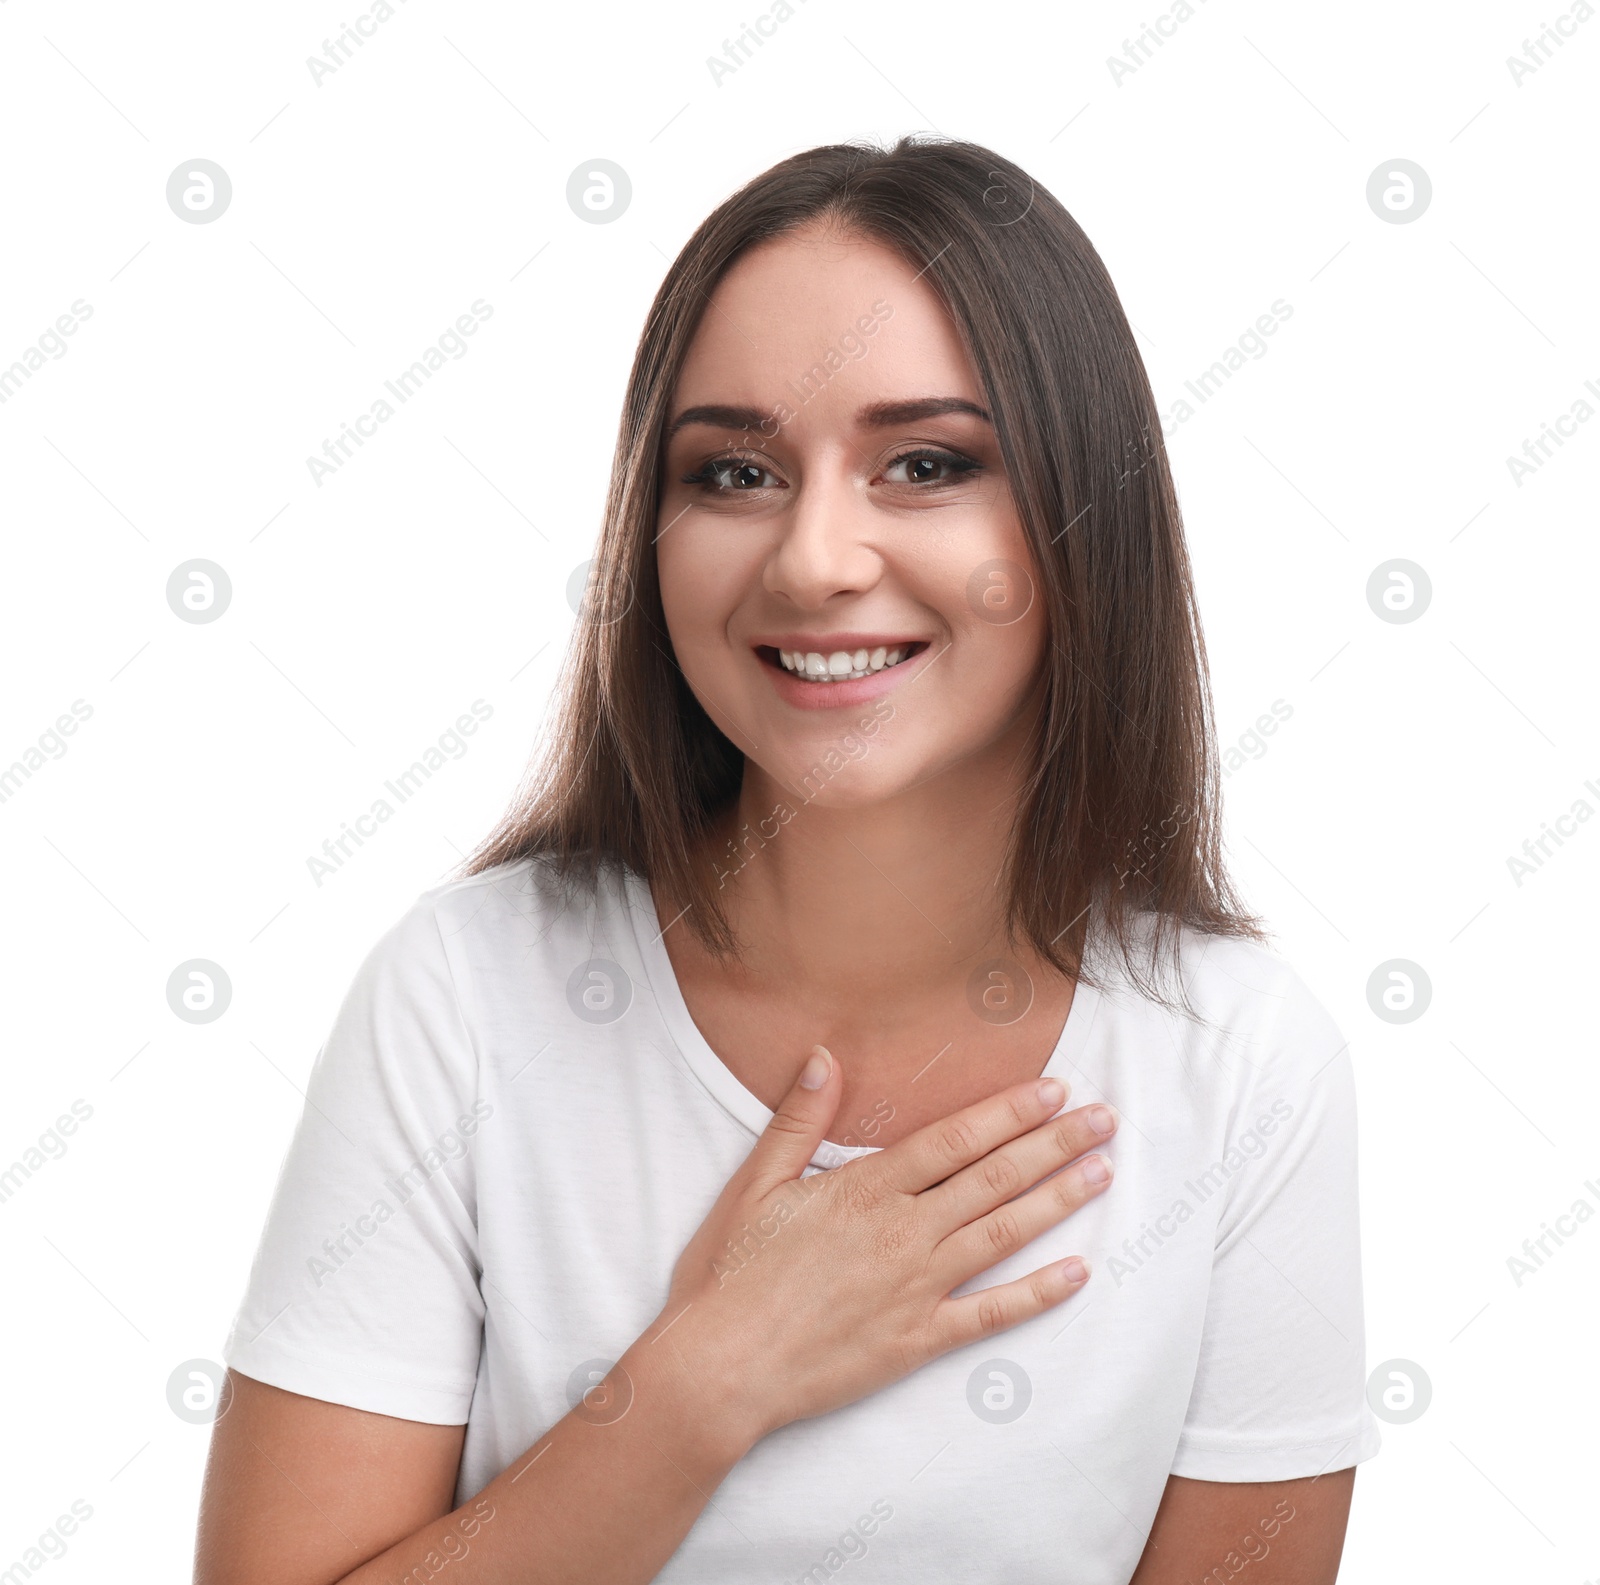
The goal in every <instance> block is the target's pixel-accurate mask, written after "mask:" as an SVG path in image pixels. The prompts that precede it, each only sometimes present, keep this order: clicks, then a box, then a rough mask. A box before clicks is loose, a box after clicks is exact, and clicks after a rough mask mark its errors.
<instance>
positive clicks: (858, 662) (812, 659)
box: [756, 639, 928, 683]
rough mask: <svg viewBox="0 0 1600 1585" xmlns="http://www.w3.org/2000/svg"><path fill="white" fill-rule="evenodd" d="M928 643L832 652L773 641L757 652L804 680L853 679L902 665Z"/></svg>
mask: <svg viewBox="0 0 1600 1585" xmlns="http://www.w3.org/2000/svg"><path fill="white" fill-rule="evenodd" d="M927 647H928V645H927V641H926V640H924V639H913V640H910V641H908V642H907V643H904V644H893V645H883V644H880V645H878V646H877V647H876V648H874V649H857V650H853V651H852V650H844V649H837V650H834V651H832V652H831V653H829V654H824V653H822V652H821V651H820V650H814V649H813V650H798V649H775V648H774V647H773V646H772V645H770V644H761V645H758V646H757V647H756V653H757V654H758V655H759V656H760V657H761V659H762V660H763V661H765V662H766V664H767V665H769V666H776V667H778V668H779V669H780V670H782V671H786V672H787V673H788V674H789V675H790V676H791V677H794V678H796V679H797V680H799V681H801V682H814V683H829V682H854V681H856V680H858V679H859V678H862V677H871V676H872V675H874V674H875V673H876V672H880V671H888V670H889V668H890V667H891V666H900V665H903V664H904V663H905V662H906V661H908V660H910V659H911V657H912V656H913V655H919V654H921V653H922V651H923V650H925V649H926V648H927Z"/></svg>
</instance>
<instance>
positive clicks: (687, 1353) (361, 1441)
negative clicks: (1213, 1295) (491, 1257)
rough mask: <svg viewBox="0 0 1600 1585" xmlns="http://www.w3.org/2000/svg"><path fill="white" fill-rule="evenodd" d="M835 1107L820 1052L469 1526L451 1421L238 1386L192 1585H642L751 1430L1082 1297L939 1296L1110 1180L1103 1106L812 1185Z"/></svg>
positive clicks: (964, 1120)
mask: <svg viewBox="0 0 1600 1585" xmlns="http://www.w3.org/2000/svg"><path fill="white" fill-rule="evenodd" d="M807 1079H809V1080H810V1083H809V1084H808V1083H807ZM841 1094H842V1083H841V1073H840V1067H839V1064H838V1063H836V1062H835V1061H833V1059H832V1058H831V1057H830V1056H829V1055H828V1054H827V1053H826V1052H825V1051H823V1050H822V1048H821V1047H817V1048H816V1049H815V1051H814V1053H813V1056H812V1059H811V1061H810V1062H808V1063H807V1064H806V1067H805V1069H804V1070H803V1075H802V1076H800V1077H797V1079H796V1082H795V1083H794V1084H793V1085H792V1086H791V1088H790V1091H789V1094H788V1096H787V1097H786V1098H785V1101H784V1103H783V1104H782V1105H781V1106H780V1107H779V1109H778V1110H777V1111H776V1112H775V1113H774V1114H773V1117H772V1121H771V1123H770V1124H769V1125H768V1127H767V1129H766V1131H765V1132H764V1133H763V1134H762V1135H761V1137H760V1138H759V1139H758V1140H757V1142H756V1145H755V1148H754V1149H753V1150H752V1151H751V1152H750V1154H749V1156H748V1157H746V1159H745V1161H744V1163H743V1164H742V1165H741V1166H740V1167H739V1168H738V1170H737V1171H736V1172H735V1173H734V1175H733V1176H732V1178H730V1179H729V1180H728V1183H727V1185H726V1187H725V1188H724V1189H723V1192H722V1194H721V1195H720V1196H719V1197H718V1199H717V1202H716V1204H715V1205H714V1206H713V1207H712V1208H711V1211H710V1212H709V1213H708V1215H707V1216H706V1219H705V1220H704V1221H703V1222H702V1223H701V1225H700V1227H699V1229H698V1230H697V1231H696V1233H695V1235H694V1237H693V1238H692V1239H691V1240H690V1241H689V1244H688V1245H687V1247H686V1248H685V1249H684V1251H683V1253H682V1255H680V1256H679V1258H678V1262H677V1265H676V1266H675V1267H674V1269H673V1276H672V1282H671V1284H670V1287H669V1292H668V1296H667V1303H666V1305H665V1306H664V1307H663V1309H662V1311H661V1313H660V1315H659V1316H658V1317H657V1319H656V1321H655V1323H654V1324H652V1326H651V1327H649V1328H648V1329H647V1331H646V1332H645V1334H644V1335H643V1336H641V1337H640V1338H639V1339H638V1340H637V1341H635V1342H634V1343H633V1344H632V1345H630V1346H629V1348H628V1349H627V1350H626V1351H625V1352H624V1354H623V1356H622V1358H621V1359H620V1360H619V1361H618V1362H617V1365H616V1366H614V1367H613V1368H612V1371H611V1374H610V1375H609V1376H608V1377H607V1378H606V1381H605V1382H604V1383H602V1384H601V1385H600V1388H599V1389H598V1390H595V1389H591V1391H590V1392H589V1393H587V1394H585V1398H584V1401H583V1402H581V1403H580V1404H579V1405H578V1406H577V1408H575V1409H574V1410H573V1411H572V1412H571V1413H570V1414H569V1415H567V1417H566V1418H565V1419H563V1420H560V1421H558V1422H557V1423H556V1425H555V1426H554V1427H553V1428H552V1429H551V1430H550V1431H548V1432H547V1433H546V1434H545V1435H543V1436H541V1437H540V1438H539V1439H538V1440H537V1441H536V1442H535V1443H534V1444H533V1445H532V1446H531V1447H530V1448H528V1449H526V1450H525V1451H524V1452H523V1454H522V1455H521V1456H520V1457H518V1458H516V1459H514V1460H513V1461H512V1463H511V1464H510V1465H509V1466H508V1467H507V1468H506V1469H504V1470H503V1471H502V1472H501V1473H500V1474H499V1475H498V1476H496V1477H495V1479H494V1480H492V1481H491V1482H490V1483H489V1484H488V1485H487V1486H486V1487H484V1489H483V1491H482V1492H480V1493H479V1494H478V1495H477V1496H476V1497H474V1498H473V1499H472V1501H471V1502H469V1503H466V1504H464V1505H463V1506H462V1507H461V1508H459V1509H455V1510H453V1511H452V1510H451V1502H452V1499H453V1495H454V1487H455V1482H456V1477H457V1468H458V1465H459V1460H460V1455H461V1446H462V1437H463V1433H462V1429H461V1427H460V1426H458V1425H451V1426H438V1425H427V1424H422V1423H419V1422H416V1421H410V1420H399V1419H391V1418H389V1417H387V1416H384V1415H378V1414H369V1413H366V1412H364V1411H362V1410H357V1409H351V1408H344V1407H340V1406H338V1405H334V1404H329V1403H323V1402H321V1401H319V1400H317V1399H313V1398H306V1397H301V1396H300V1395H299V1394H296V1393H292V1392H283V1391H280V1390H278V1389H276V1388H273V1387H268V1386H265V1385H263V1384H261V1383H259V1382H256V1381H253V1380H251V1379H250V1378H248V1377H245V1376H237V1375H236V1376H234V1378H233V1380H234V1384H235V1391H234V1395H233V1400H232V1402H231V1403H230V1404H229V1405H228V1407H227V1409H226V1411H225V1413H224V1414H223V1415H222V1417H221V1418H220V1419H219V1420H218V1421H217V1422H216V1425H215V1427H214V1429H213V1434H212V1449H213V1451H212V1457H211V1462H210V1464H209V1465H208V1466H207V1471H206V1483H205V1493H204V1497H203V1501H202V1508H201V1514H202V1517H201V1524H200V1536H199V1545H198V1549H197V1558H196V1585H265V1582H267V1581H271V1585H335V1582H341V1585H378V1582H379V1581H385V1582H389V1581H394V1580H399V1579H407V1580H409V1579H415V1580H417V1581H424V1580H426V1579H428V1578H429V1577H430V1575H431V1574H432V1573H436V1572H437V1571H438V1570H439V1569H441V1568H443V1567H444V1565H445V1563H446V1562H447V1561H456V1560H458V1559H459V1560H460V1561H459V1562H458V1564H457V1567H456V1568H455V1569H453V1570H452V1572H451V1576H450V1577H451V1580H452V1581H453V1582H455V1585H502V1582H503V1585H510V1582H511V1581H516V1582H517V1585H557V1582H563V1585H580V1582H581V1585H644V1582H645V1581H648V1580H651V1579H654V1578H655V1576H656V1575H657V1574H658V1573H659V1572H660V1570H661V1568H662V1566H663V1565H664V1564H665V1563H666V1561H667V1559H668V1558H670V1557H671V1556H672V1554H673V1553H674V1552H675V1551H676V1550H677V1548H678V1545H679V1543H680V1542H681V1541H682V1540H683V1537H684V1536H685V1535H686V1534H687V1532H688V1530H689V1528H690V1527H691V1526H692V1525H693V1523H694V1521H695V1519H696V1517H697V1516H698V1515H699V1513H700V1512H701V1510H702V1509H703V1508H704V1507H705V1506H706V1504H707V1503H708V1502H711V1501H712V1495H711V1494H712V1493H713V1492H714V1491H715V1490H716V1488H717V1486H718V1485H720V1484H721V1482H722V1481H723V1480H724V1479H725V1478H726V1476H727V1474H728V1472H729V1471H730V1470H731V1469H732V1468H733V1467H734V1465H735V1464H737V1463H738V1462H739V1460H740V1459H741V1458H743V1457H744V1455H745V1454H746V1453H747V1452H748V1451H749V1450H750V1449H751V1448H752V1447H754V1446H755V1444H756V1443H757V1442H759V1441H760V1440H761V1438H762V1437H764V1436H766V1435H767V1434H769V1433H770V1432H772V1431H774V1430H776V1429H777V1428H778V1427H780V1426H783V1425H787V1424H789V1423H790V1422H791V1421H794V1420H799V1419H807V1418H810V1417H812V1416H814V1415H820V1414H825V1413H827V1412H828V1411H829V1410H830V1409H835V1408H839V1407H842V1406H843V1405H845V1404H847V1403H854V1402H855V1401H856V1400H858V1399H860V1398H862V1397H865V1396H866V1395H867V1394H869V1393H872V1392H875V1391H877V1390H878V1389H879V1388H881V1387H884V1386H887V1385H888V1384H889V1383H890V1382H891V1381H897V1380H899V1379H900V1378H901V1377H903V1376H905V1375H908V1374H909V1373H910V1372H911V1371H913V1370H916V1369H917V1368H918V1367H920V1366H921V1365H924V1364H926V1363H927V1362H928V1361H929V1360H931V1359H935V1358H937V1357H939V1356H940V1355H942V1354H945V1353H948V1352H949V1351H950V1350H952V1349H955V1348H960V1347H962V1346H964V1345H966V1344H969V1343H973V1342H976V1341H977V1340H979V1339H980V1338H986V1337H989V1336H992V1335H993V1334H994V1333H996V1332H999V1331H1003V1330H1005V1329H1007V1328H1009V1327H1012V1326H1015V1325H1016V1324H1017V1323H1018V1322H1020V1321H1025V1320H1029V1319H1031V1318H1032V1317H1034V1316H1036V1315H1039V1314H1042V1313H1043V1312H1044V1311H1045V1310H1047V1309H1049V1308H1051V1307H1052V1306H1054V1305H1057V1304H1060V1303H1061V1302H1062V1301H1063V1300H1064V1299H1067V1298H1070V1297H1071V1296H1072V1295H1073V1294H1075V1293H1077V1292H1078V1290H1079V1289H1080V1288H1082V1286H1083V1284H1084V1283H1085V1282H1086V1281H1087V1279H1088V1272H1087V1269H1086V1267H1085V1266H1084V1265H1083V1264H1082V1263H1080V1262H1067V1263H1063V1262H1056V1263H1053V1264H1052V1265H1050V1266H1048V1267H1044V1268H1042V1269H1040V1270H1038V1271H1035V1272H1032V1273H1030V1274H1029V1275H1027V1276H1023V1277H1017V1278H1013V1279H1012V1280H1011V1281H1009V1282H1004V1283H1000V1284H998V1285H997V1286H995V1287H992V1288H984V1289H981V1290H979V1291H977V1292H975V1293H968V1294H963V1295H962V1296H961V1297H960V1298H951V1297H949V1295H950V1294H951V1292H952V1290H954V1289H955V1288H958V1287H960V1286H962V1285H963V1284H965V1283H966V1282H967V1281H968V1280H969V1279H970V1278H972V1277H974V1276H976V1275H977V1274H978V1273H980V1272H983V1271H987V1270H989V1269H990V1268H991V1267H993V1266H994V1264H995V1262H996V1260H997V1259H999V1258H1003V1257H1004V1256H1006V1255H1008V1254H1011V1253H1013V1252H1014V1251H1016V1250H1018V1249H1022V1248H1024V1247H1026V1246H1027V1245H1028V1244H1030V1243H1032V1241H1033V1240H1034V1239H1035V1238H1036V1237H1038V1235H1039V1234H1040V1233H1041V1232H1043V1231H1044V1230H1045V1229H1046V1228H1047V1227H1053V1226H1055V1225H1056V1224H1057V1223H1059V1222H1061V1221H1062V1220H1063V1219H1064V1218H1065V1217H1067V1216H1069V1215H1070V1214H1071V1213H1072V1212H1073V1211H1074V1210H1076V1209H1078V1208H1079V1207H1080V1206H1081V1205H1083V1204H1085V1203H1086V1202H1087V1201H1089V1200H1091V1199H1093V1198H1094V1197H1095V1196H1096V1195H1097V1194H1099V1193H1100V1192H1101V1191H1102V1190H1103V1189H1104V1188H1105V1183H1106V1181H1108V1179H1109V1173H1108V1174H1107V1177H1106V1179H1102V1181H1100V1182H1098V1183H1097V1182H1093V1181H1091V1180H1090V1179H1089V1178H1087V1177H1086V1176H1085V1175H1084V1172H1083V1163H1084V1162H1086V1161H1087V1160H1088V1159H1089V1158H1088V1156H1087V1155H1086V1152H1087V1151H1088V1150H1089V1149H1090V1147H1091V1146H1094V1145H1104V1144H1107V1143H1108V1142H1109V1139H1110V1134H1111V1132H1112V1131H1114V1130H1115V1126H1116V1119H1115V1117H1114V1116H1112V1115H1109V1114H1108V1115H1107V1116H1106V1117H1105V1118H1104V1119H1102V1126H1105V1127H1106V1131H1104V1132H1102V1131H1100V1130H1099V1129H1097V1128H1096V1126H1095V1124H1094V1123H1093V1122H1091V1120H1090V1114H1091V1113H1099V1112H1101V1111H1105V1110H1107V1109H1105V1108H1102V1107H1099V1106H1094V1107H1082V1108H1080V1109H1079V1110H1077V1111H1075V1112H1067V1113H1063V1112H1061V1110H1060V1109H1061V1106H1062V1103H1063V1102H1064V1101H1065V1100H1066V1090H1065V1087H1064V1086H1063V1085H1061V1084H1059V1083H1057V1082H1056V1081H1054V1080H1048V1081H1045V1082H1043V1083H1041V1082H1038V1081H1030V1082H1029V1083H1027V1084H1023V1085H1014V1086H1012V1087H1010V1088H1009V1089H1007V1090H1002V1091H1001V1092H999V1093H998V1094H997V1095H994V1096H991V1097H990V1098H989V1099H988V1100H986V1101H981V1102H979V1103H978V1104H977V1105H975V1106H970V1107H967V1108H965V1109H964V1110H962V1111H959V1112H955V1113H953V1114H952V1115H951V1116H949V1117H946V1118H943V1119H941V1120H940V1121H939V1122H937V1123H931V1124H929V1125H928V1126H927V1127H925V1128H922V1129H919V1130H918V1131H917V1132H916V1133H914V1134H911V1135H909V1136H908V1137H907V1138H905V1139H902V1140H899V1141H897V1142H896V1143H895V1144H893V1145H890V1146H888V1147H887V1148H886V1149H884V1150H882V1151H880V1152H879V1153H878V1154H877V1155H875V1156H869V1157H866V1158H863V1159H862V1160H859V1161H854V1162H850V1163H847V1164H846V1165H845V1166H843V1167H840V1168H838V1169H837V1170H836V1171H833V1172H825V1173H818V1174H816V1175H815V1176H814V1177H810V1178H806V1177H804V1176H803V1173H804V1169H805V1167H806V1164H807V1163H808V1162H809V1161H810V1159H811V1157H812V1155H813V1153H814V1152H815V1151H816V1148H817V1145H818V1144H819V1143H820V1141H821V1140H822V1139H823V1137H824V1135H825V1134H826V1131H827V1128H828V1126H829V1124H830V1123H831V1122H832V1121H833V1118H834V1115H835V1114H836V1112H837V1111H838V1107H839V1100H840V1096H841ZM1098 1159H1101V1160H1103V1159H1104V1158H1103V1157H1102V1158H1098ZM1069 1162H1078V1163H1079V1165H1078V1167H1077V1169H1076V1170H1070V1169H1069V1170H1068V1171H1065V1172H1063V1171H1060V1170H1059V1169H1060V1168H1062V1167H1063V1166H1065V1165H1066V1164H1067V1163H1069ZM1108 1165H1109V1164H1108ZM1029 1184H1037V1185H1038V1187H1037V1188H1035V1189H1033V1190H1031V1191H1030V1192H1026V1193H1023V1192H1020V1191H1022V1190H1024V1189H1026V1188H1027V1186H1028V1185H1029ZM752 1226H757V1227H759V1228H761V1229H763V1230H764V1231H766V1232H767V1239H766V1242H765V1243H763V1244H761V1245H760V1247H759V1249H758V1250H757V1252H756V1253H754V1254H751V1255H749V1256H748V1259H747V1261H746V1263H745V1264H743V1265H737V1264H735V1263H734V1262H733V1260H732V1259H731V1258H730V1257H729V1256H728V1254H727V1251H729V1250H731V1249H738V1248H740V1247H741V1241H742V1240H743V1239H745V1238H747V1237H748V1236H749V1234H750V1228H751V1227H752ZM724 1262H726V1265H724Z"/></svg>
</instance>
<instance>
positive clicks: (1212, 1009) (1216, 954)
mask: <svg viewBox="0 0 1600 1585" xmlns="http://www.w3.org/2000/svg"><path fill="white" fill-rule="evenodd" d="M1128 945H1129V951H1128V953H1127V954H1126V955H1124V954H1122V953H1121V952H1119V951H1116V950H1115V949H1114V948H1111V947H1107V946H1104V945H1102V948H1101V951H1100V954H1099V956H1098V957H1097V959H1096V960H1095V964H1094V966H1095V967H1097V968H1098V969H1099V972H1100V973H1101V974H1102V975H1103V976H1104V978H1105V980H1106V982H1107V983H1106V992H1105V994H1106V1000H1107V1002H1108V1003H1109V1004H1110V1005H1111V1006H1112V1007H1114V1008H1120V1009H1121V1010H1123V1011H1124V1012H1125V1013H1126V1014H1128V1015H1130V1016H1135V1017H1139V1018H1142V1019H1149V1020H1154V1021H1156V1022H1162V1023H1171V1024H1175V1025H1182V1026H1184V1027H1186V1028H1188V1029H1190V1030H1191V1031H1195V1032H1197V1033H1199V1034H1200V1035H1201V1036H1202V1037H1204V1036H1205V1035H1207V1034H1209V1035H1210V1036H1211V1037H1213V1038H1216V1039H1222V1040H1225V1041H1227V1042H1228V1043H1229V1044H1231V1045H1233V1046H1235V1047H1237V1048H1238V1049H1240V1050H1242V1051H1245V1052H1249V1053H1251V1054H1252V1055H1253V1057H1254V1058H1255V1059H1256V1060H1261V1061H1266V1060H1271V1061H1272V1062H1273V1063H1274V1064H1275V1065H1282V1064H1285V1063H1292V1064H1294V1065H1297V1066H1303V1065H1305V1064H1308V1063H1309V1064H1310V1065H1311V1067H1312V1068H1316V1067H1318V1066H1319V1065H1320V1064H1322V1063H1324V1062H1326V1061H1328V1060H1329V1059H1331V1058H1332V1057H1334V1056H1337V1055H1340V1054H1342V1053H1343V1051H1344V1049H1345V1047H1346V1041H1345V1037H1344V1034H1343V1032H1342V1031H1341V1029H1340V1027H1339V1025H1338V1023H1337V1021H1336V1020H1335V1019H1334V1017H1333V1015H1332V1014H1331V1013H1330V1012H1329V1010H1328V1008H1327V1006H1326V1005H1325V1004H1324V1002H1323V1000H1322V999H1321V997H1320V996H1319V994H1318V993H1317V991H1316V990H1315V989H1313V987H1312V984H1311V982H1310V980H1309V979H1308V978H1307V976H1306V975H1305V974H1303V973H1302V972H1301V970H1300V968H1298V967H1297V966H1296V965H1295V964H1294V963H1292V962H1291V961H1290V960H1289V959H1288V958H1287V957H1285V956H1284V955H1283V954H1282V953H1281V952H1280V951H1278V950H1277V949H1276V948H1275V947H1273V946H1271V945H1269V944H1268V943H1267V942H1266V941H1264V940H1260V939H1252V938H1250V937H1246V936H1225V935H1216V934H1212V933H1209V932H1206V931H1202V930H1198V929H1195V928H1194V927H1192V926H1190V925H1187V924H1183V923H1181V922H1178V921H1170V922H1169V923H1167V924H1166V925H1165V926H1163V927H1161V928H1159V929H1158V924H1157V921H1156V920H1155V918H1154V916H1152V915H1149V914H1141V915H1139V916H1138V918H1137V919H1136V920H1135V921H1134V923H1133V926H1132V928H1131V929H1130V932H1129V943H1128ZM1141 980H1142V981H1143V982H1144V983H1143V984H1142V985H1141V983H1140V982H1141ZM1152 990H1154V991H1156V993H1157V994H1155V995H1152V994H1151V992H1152Z"/></svg>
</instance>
